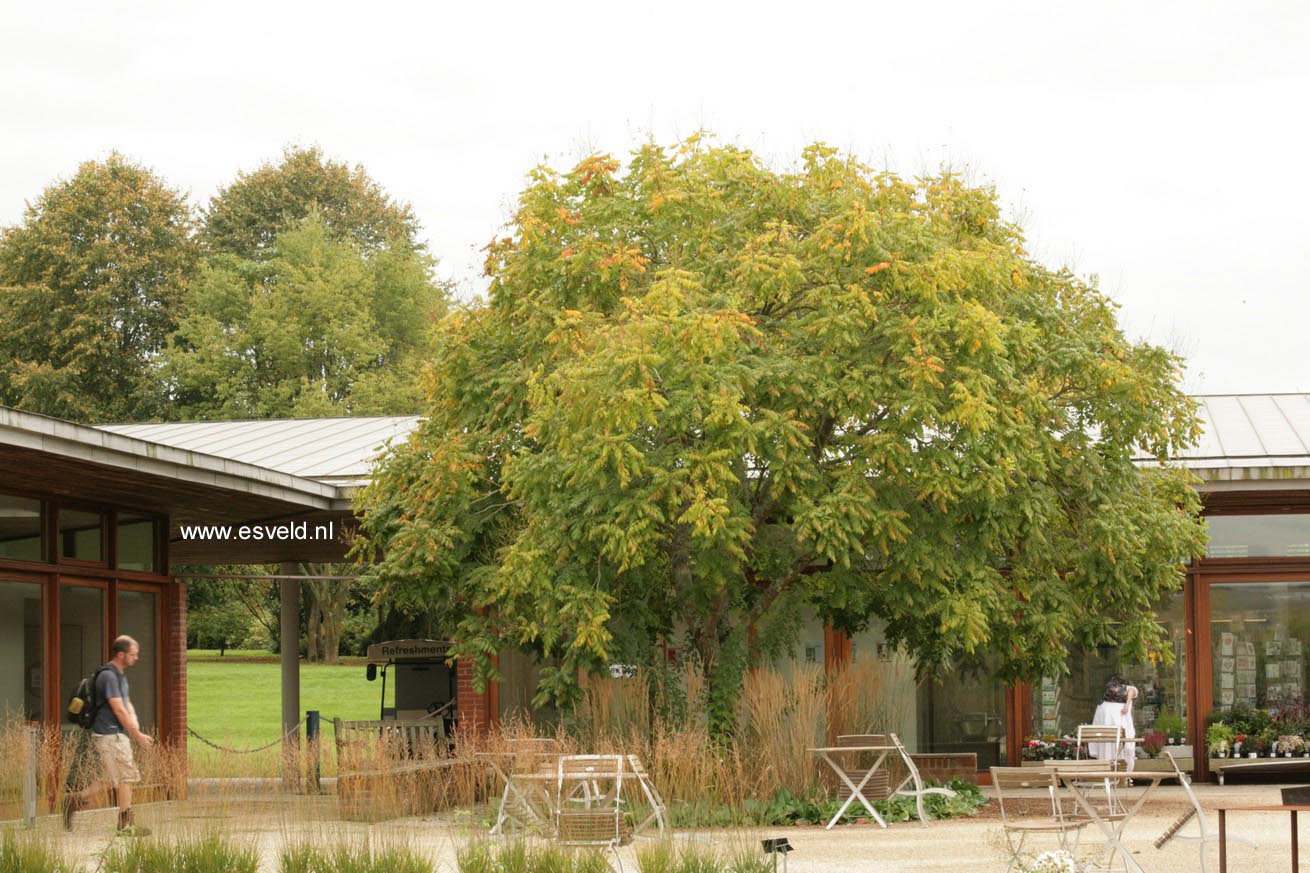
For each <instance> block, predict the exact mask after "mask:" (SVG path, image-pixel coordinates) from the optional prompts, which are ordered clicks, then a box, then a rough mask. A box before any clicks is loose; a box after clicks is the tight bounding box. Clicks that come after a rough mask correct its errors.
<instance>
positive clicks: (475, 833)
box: [39, 785, 1290, 873]
mask: <svg viewBox="0 0 1310 873" xmlns="http://www.w3.org/2000/svg"><path fill="white" fill-rule="evenodd" d="M1278 788H1279V786H1276V785H1258V786H1227V787H1223V788H1221V787H1219V786H1212V785H1201V786H1197V787H1196V792H1197V794H1198V796H1199V797H1200V798H1201V801H1202V804H1203V805H1204V806H1205V807H1206V809H1207V810H1208V814H1207V821H1208V822H1209V824H1210V825H1211V826H1212V827H1214V826H1216V825H1217V816H1216V814H1215V813H1214V811H1213V807H1214V805H1215V804H1216V803H1218V802H1220V801H1221V800H1222V801H1224V802H1227V803H1240V804H1268V803H1277V802H1279V793H1278ZM1007 796H1008V795H1007ZM1031 802H1032V803H1039V802H1041V801H1040V799H1039V798H1038V797H1037V796H1036V795H1034V796H1033V797H1032V798H1031ZM1186 802H1187V801H1186V798H1185V796H1184V795H1183V792H1182V790H1181V789H1179V788H1177V787H1174V786H1164V787H1161V788H1160V789H1157V790H1156V791H1155V792H1154V793H1153V794H1152V796H1151V798H1150V800H1149V801H1148V809H1147V810H1146V811H1144V812H1143V813H1142V814H1140V815H1139V816H1138V817H1137V818H1135V819H1134V820H1133V821H1132V823H1131V824H1130V825H1129V828H1128V831H1127V835H1126V837H1127V838H1126V843H1127V845H1128V846H1129V847H1130V848H1131V850H1132V851H1133V853H1134V856H1135V858H1136V859H1137V862H1138V863H1139V864H1140V865H1141V866H1142V868H1143V869H1144V870H1146V871H1150V873H1175V871H1188V873H1190V871H1196V870H1200V869H1201V868H1200V861H1199V853H1198V848H1197V844H1196V843H1185V842H1180V841H1177V840H1175V841H1173V842H1171V843H1170V844H1169V845H1167V846H1166V847H1165V848H1164V849H1163V850H1157V849H1155V848H1154V846H1153V845H1152V844H1153V842H1154V841H1155V839H1156V837H1157V836H1159V835H1160V833H1161V832H1162V831H1163V830H1164V829H1165V828H1166V827H1167V826H1168V825H1169V823H1170V822H1172V821H1173V820H1174V819H1175V818H1176V817H1177V816H1178V814H1179V813H1181V812H1182V811H1183V810H1184V809H1185V808H1186ZM139 819H140V821H141V823H142V824H145V825H147V826H149V827H151V828H154V829H155V831H156V833H158V834H161V835H165V836H172V835H176V836H185V835H187V834H191V833H200V832H203V831H205V830H209V829H215V828H216V829H219V830H221V831H222V832H224V833H226V834H228V835H230V836H231V837H232V838H233V839H234V840H236V841H239V842H248V843H250V844H253V845H257V846H259V848H260V851H261V856H262V858H263V866H264V870H266V871H268V873H274V871H276V862H277V856H278V853H279V851H280V849H281V848H282V847H283V846H284V845H287V844H294V843H298V842H303V841H309V842H313V843H320V844H326V845H334V844H337V843H340V842H344V841H354V840H361V841H362V840H374V841H381V842H387V843H396V844H401V845H405V846H408V847H411V848H414V849H417V850H419V851H421V852H423V853H425V854H427V855H428V856H429V857H431V858H432V859H433V860H434V861H436V862H437V864H438V865H439V866H438V869H439V870H442V871H450V873H453V871H454V870H455V854H456V851H457V849H458V847H460V846H462V845H465V844H467V843H468V842H469V841H470V840H474V839H479V838H485V834H486V828H485V824H484V823H483V822H481V821H474V820H472V818H471V817H470V816H469V815H468V814H466V813H465V814H462V815H461V814H455V815H448V814H443V815H441V816H438V817H431V818H429V817H414V818H405V819H397V820H393V821H388V822H382V823H378V824H372V825H369V824H365V823H357V822H343V821H341V820H340V819H338V818H337V810H336V801H335V798H334V797H333V796H331V795H326V796H321V797H296V796H292V797H286V796H278V795H272V794H248V793H242V794H234V795H229V796H210V797H194V798H193V799H191V800H187V801H184V802H178V803H161V804H154V805H149V806H143V807H142V808H141V809H140V810H139ZM112 822H113V819H112V813H111V812H110V811H107V810H101V811H93V812H87V813H83V814H81V815H79V817H78V819H77V823H76V828H75V829H74V832H73V834H72V835H68V836H66V835H65V834H64V832H63V831H62V830H61V829H60V827H59V822H58V821H57V820H56V818H55V817H53V816H48V817H45V818H43V819H42V820H41V821H40V823H39V829H40V831H41V833H42V834H43V835H44V836H47V837H49V838H50V839H53V840H58V841H59V843H60V845H61V846H62V847H63V848H64V850H65V853H66V854H67V855H68V856H69V857H70V858H77V859H78V860H80V861H82V862H83V863H84V864H85V866H86V869H87V870H94V869H96V866H97V861H98V855H99V853H100V852H102V851H103V850H104V849H105V848H106V847H107V846H108V845H109V844H110V843H111V842H112V838H111V837H110V829H111V827H112ZM1229 824H1230V833H1232V834H1235V835H1241V836H1245V837H1248V838H1252V839H1255V840H1256V841H1257V842H1258V843H1259V848H1258V849H1253V848H1251V847H1249V846H1246V845H1243V844H1240V843H1238V844H1234V845H1232V846H1231V847H1230V851H1229V870H1230V871H1232V873H1272V871H1282V870H1288V869H1290V860H1289V859H1290V833H1289V827H1288V816H1287V815H1286V814H1285V813H1284V814H1274V813H1241V814H1234V815H1232V816H1230V819H1229ZM1195 829H1196V825H1195V823H1194V822H1192V823H1189V824H1188V826H1187V828H1186V829H1185V830H1184V831H1183V833H1184V834H1189V833H1195ZM764 836H786V837H788V838H789V839H790V841H791V843H792V845H793V846H795V852H794V853H793V854H792V855H791V857H790V865H789V866H790V871H793V873H837V871H846V870H858V871H868V873H901V871H905V873H910V871H914V873H920V871H923V873H928V871H943V873H944V871H951V873H963V871H969V873H975V871H977V873H993V871H995V873H1002V871H1004V870H1005V868H1006V860H1005V857H1006V856H1005V853H1004V851H1003V848H1002V845H1003V838H1002V835H1001V828H1000V820H999V816H998V815H997V810H996V808H995V803H994V802H993V803H992V804H989V806H988V807H986V808H985V809H984V812H983V814H981V815H980V816H978V817H976V818H972V819H957V820H950V821H941V822H934V823H933V824H932V825H931V826H930V827H928V828H924V827H923V826H921V825H920V824H918V823H917V822H907V823H897V824H893V825H892V826H891V827H889V828H888V829H887V830H882V829H880V828H878V827H877V826H876V825H852V826H840V827H838V828H835V829H834V830H832V831H825V830H823V829H822V828H819V827H774V828H764V829H733V830H705V831H690V832H689V831H679V832H677V834H676V835H675V836H674V839H676V840H680V841H683V840H686V841H695V842H697V843H700V844H703V845H707V846H713V847H716V848H719V849H722V850H723V851H725V852H732V851H750V852H754V851H758V850H759V843H758V840H759V839H760V838H761V837H764ZM1095 836H1096V834H1095V832H1094V831H1092V830H1090V829H1089V830H1088V831H1087V833H1086V836H1085V837H1084V839H1083V843H1084V846H1086V845H1088V844H1090V843H1091V841H1092V839H1093V838H1094V837H1095ZM638 845H640V842H639V843H638ZM1045 847H1047V846H1046V845H1044V844H1041V843H1039V844H1037V845H1036V846H1035V848H1036V849H1037V850H1039V851H1040V850H1041V849H1042V848H1045ZM621 856H622V862H623V866H624V869H625V870H627V871H635V870H636V869H637V866H636V859H635V857H634V847H626V848H624V849H622V850H621ZM1210 859H1211V870H1213V871H1217V870H1218V852H1217V849H1215V848H1214V847H1211V848H1210ZM1120 869H1122V868H1120Z"/></svg>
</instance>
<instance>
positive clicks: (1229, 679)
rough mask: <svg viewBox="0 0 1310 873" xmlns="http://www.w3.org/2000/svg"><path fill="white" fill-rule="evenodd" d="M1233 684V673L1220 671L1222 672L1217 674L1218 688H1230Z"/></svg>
mask: <svg viewBox="0 0 1310 873" xmlns="http://www.w3.org/2000/svg"><path fill="white" fill-rule="evenodd" d="M1234 684H1235V683H1234V682H1233V674H1232V673H1222V674H1220V676H1219V687H1220V688H1232V687H1233V686H1234Z"/></svg>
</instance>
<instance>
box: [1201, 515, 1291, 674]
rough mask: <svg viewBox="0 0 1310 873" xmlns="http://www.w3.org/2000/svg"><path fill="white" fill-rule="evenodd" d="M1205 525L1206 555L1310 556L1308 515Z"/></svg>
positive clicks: (1232, 518) (1237, 518)
mask: <svg viewBox="0 0 1310 873" xmlns="http://www.w3.org/2000/svg"><path fill="white" fill-rule="evenodd" d="M1206 525H1207V526H1208V527H1209V530H1210V545H1209V546H1208V547H1207V548H1206V553H1205V554H1206V557H1207V558H1281V557H1288V556H1304V555H1310V515H1299V514H1286V515H1213V516H1210V517H1208V518H1206ZM1216 699H1218V698H1216Z"/></svg>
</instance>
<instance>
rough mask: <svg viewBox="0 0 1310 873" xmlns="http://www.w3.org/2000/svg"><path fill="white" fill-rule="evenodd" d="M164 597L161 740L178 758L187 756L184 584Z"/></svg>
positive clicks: (179, 789)
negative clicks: (164, 731) (162, 729)
mask: <svg viewBox="0 0 1310 873" xmlns="http://www.w3.org/2000/svg"><path fill="white" fill-rule="evenodd" d="M164 593H165V596H164V598H163V600H164V645H163V646H162V647H161V648H162V650H163V657H164V659H165V661H164V677H165V678H164V689H163V691H164V713H161V714H164V715H165V716H166V720H165V722H164V724H165V725H166V729H167V733H166V734H165V735H164V736H163V737H162V739H163V740H164V742H165V743H166V744H168V745H169V746H171V747H172V748H173V749H175V750H176V754H177V755H178V757H179V760H181V761H183V762H185V761H186V756H187V721H186V719H187V709H186V617H187V608H186V585H185V584H184V583H181V582H177V583H174V584H173V585H171V586H169V588H168V589H166V590H165V592H164ZM174 792H175V799H182V798H184V797H185V796H186V781H185V779H183V780H182V781H181V784H180V785H179V786H176V787H175V789H174Z"/></svg>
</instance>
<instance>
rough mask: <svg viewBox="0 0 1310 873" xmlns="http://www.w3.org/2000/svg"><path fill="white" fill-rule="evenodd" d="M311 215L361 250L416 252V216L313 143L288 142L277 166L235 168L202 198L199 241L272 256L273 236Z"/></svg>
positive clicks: (255, 256) (243, 254)
mask: <svg viewBox="0 0 1310 873" xmlns="http://www.w3.org/2000/svg"><path fill="white" fill-rule="evenodd" d="M311 213H316V214H317V215H318V216H319V218H320V220H321V221H322V222H323V224H324V226H325V227H326V228H327V229H328V231H329V233H330V235H331V236H332V237H333V239H337V240H348V241H350V242H351V243H353V244H354V245H355V247H356V248H357V249H359V250H360V251H363V252H369V253H371V252H375V251H378V250H380V249H384V248H389V247H391V246H393V245H398V246H399V247H400V248H402V249H407V250H410V251H419V250H421V249H422V248H423V246H422V243H421V242H420V240H419V237H418V233H419V228H418V220H417V219H415V218H414V214H413V212H412V211H411V210H410V208H409V206H408V205H405V204H401V203H396V202H395V201H393V200H392V199H391V198H390V197H389V196H388V195H387V193H386V192H385V191H383V190H382V188H381V187H380V186H379V185H378V184H377V183H376V182H375V181H373V179H372V178H370V177H369V175H368V173H367V172H365V170H364V168H363V167H362V166H359V165H356V166H354V167H351V166H348V165H347V164H344V163H339V162H336V161H331V160H327V159H326V158H324V156H323V152H322V151H321V150H319V149H318V148H317V147H312V148H288V149H287V150H286V151H285V152H284V153H283V155H282V161H281V163H279V164H276V165H274V164H264V165H263V166H261V167H260V168H259V169H257V170H255V171H253V172H249V173H241V174H240V175H238V176H237V178H236V180H235V181H234V182H232V184H230V185H228V186H227V187H226V188H224V189H222V190H221V191H219V192H218V193H217V194H216V195H214V197H213V198H212V199H211V200H210V201H209V208H208V209H206V210H205V222H204V227H203V229H202V231H201V234H200V236H201V240H202V241H203V242H204V244H205V247H206V249H207V250H208V251H209V252H210V253H211V254H228V255H235V256H236V257H238V258H243V259H247V260H263V259H265V258H268V257H272V255H273V252H274V246H273V242H274V239H275V238H276V237H277V234H278V233H279V232H281V231H283V230H286V229H288V228H291V227H294V226H296V225H298V224H299V223H300V222H301V221H303V220H304V219H305V218H307V217H308V216H309V215H310V214H311Z"/></svg>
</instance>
